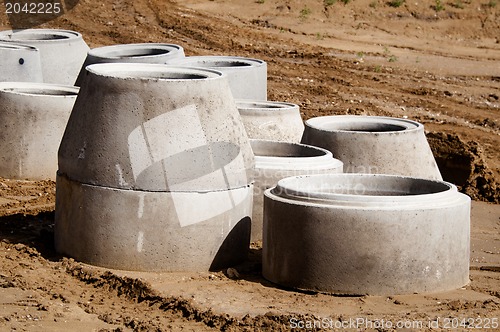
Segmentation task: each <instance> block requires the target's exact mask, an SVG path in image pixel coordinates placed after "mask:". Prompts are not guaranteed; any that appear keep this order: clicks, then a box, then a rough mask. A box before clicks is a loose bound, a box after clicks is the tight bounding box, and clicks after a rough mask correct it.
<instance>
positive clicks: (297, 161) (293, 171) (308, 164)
mask: <svg viewBox="0 0 500 332" xmlns="http://www.w3.org/2000/svg"><path fill="white" fill-rule="evenodd" d="M250 145H251V146H252V149H253V152H254V155H255V175H254V178H255V184H254V198H253V201H254V203H253V204H254V205H253V211H252V236H251V241H262V220H263V212H264V191H266V190H267V189H269V188H272V187H274V186H276V184H277V183H278V181H279V180H281V179H283V178H286V177H290V176H295V175H306V174H329V173H342V167H343V164H342V162H341V161H340V160H337V159H335V158H333V156H332V153H331V152H330V151H328V150H325V149H322V148H318V147H315V146H310V145H304V144H298V143H289V142H278V141H269V140H250Z"/></svg>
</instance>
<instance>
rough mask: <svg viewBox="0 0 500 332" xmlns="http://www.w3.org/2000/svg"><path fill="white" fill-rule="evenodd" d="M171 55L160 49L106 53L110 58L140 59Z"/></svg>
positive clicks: (168, 51) (138, 49)
mask: <svg viewBox="0 0 500 332" xmlns="http://www.w3.org/2000/svg"><path fill="white" fill-rule="evenodd" d="M167 53H170V50H166V49H160V48H148V49H147V48H135V49H127V50H116V51H110V52H106V54H105V55H106V56H108V57H110V58H138V57H143V56H155V55H163V54H167Z"/></svg>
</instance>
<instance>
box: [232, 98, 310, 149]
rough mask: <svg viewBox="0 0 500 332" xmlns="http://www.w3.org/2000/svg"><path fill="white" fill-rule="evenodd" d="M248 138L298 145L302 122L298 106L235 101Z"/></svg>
mask: <svg viewBox="0 0 500 332" xmlns="http://www.w3.org/2000/svg"><path fill="white" fill-rule="evenodd" d="M236 106H237V107H238V111H239V112H240V115H241V119H242V120H243V124H244V125H245V130H246V131H247V134H248V137H249V138H251V139H264V140H272V141H283V142H292V143H299V142H300V139H301V138H302V134H303V132H304V122H303V121H302V117H301V116H300V110H299V106H298V105H296V104H291V103H284V102H277V101H265V100H236Z"/></svg>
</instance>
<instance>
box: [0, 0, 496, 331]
mask: <svg viewBox="0 0 500 332" xmlns="http://www.w3.org/2000/svg"><path fill="white" fill-rule="evenodd" d="M69 2H71V1H66V2H65V3H66V4H67V3H69ZM73 2H74V1H73ZM400 2H402V5H401V6H399V7H398V6H397V3H398V2H397V1H382V0H379V1H377V0H352V1H320V0H302V1H298V0H297V1H295V0H290V1H284V0H257V1H255V0H250V1H248V0H233V1H230V0H214V1H208V0H203V1H202V0H186V1H177V2H175V1H167V0H136V1H132V0H115V1H105V2H100V1H95V0H81V1H79V3H78V4H77V5H76V6H75V7H74V8H72V9H71V10H68V11H67V13H65V14H64V15H62V16H61V17H59V18H57V19H55V20H52V21H50V22H47V23H44V24H43V25H41V27H53V28H64V29H71V30H75V31H79V32H81V33H82V34H83V37H84V39H85V40H86V42H87V43H88V44H89V46H90V47H97V46H103V45H111V44H118V43H134V42H168V43H175V44H179V45H181V46H183V47H184V49H185V52H186V55H239V56H245V57H254V58H259V59H262V60H265V61H266V62H267V63H268V79H269V83H268V84H269V100H277V101H287V102H293V103H296V104H298V105H300V107H301V112H302V115H303V118H304V119H308V118H310V117H315V116H320V115H330V114H367V115H386V116H395V117H407V118H408V119H414V120H417V121H419V122H421V123H423V124H424V125H425V128H426V133H427V137H428V139H429V142H430V144H431V147H432V149H433V151H434V154H435V156H436V159H437V161H438V164H439V166H440V169H441V171H442V173H443V176H444V178H445V180H448V181H450V182H453V183H455V184H457V185H458V186H459V188H460V190H461V191H463V192H464V193H467V194H468V195H470V196H471V197H472V198H473V199H474V202H473V209H472V234H471V270H470V279H471V282H470V284H469V285H467V286H466V287H464V288H463V289H459V290H455V291H451V292H446V293H436V294H413V295H405V296H390V297H377V296H353V297H341V296H333V295H328V294H316V293H304V292H296V291H293V290H288V289H282V288H280V287H277V286H276V285H273V284H271V283H269V282H267V281H266V280H264V279H263V278H262V277H261V276H260V268H261V266H260V262H259V259H260V247H259V244H255V245H253V246H252V248H251V250H250V251H249V261H248V262H247V263H245V264H243V265H241V266H237V267H235V268H236V269H237V271H238V272H239V275H240V277H239V278H235V277H234V276H232V275H231V273H229V274H228V273H227V271H220V272H207V273H172V274H148V273H132V272H124V271H111V270H107V269H103V268H97V267H91V266H88V265H85V264H81V263H79V262H75V261H73V260H72V259H70V258H67V257H60V256H58V255H57V254H56V253H55V251H54V248H53V223H54V201H55V184H54V183H53V182H51V181H39V182H32V181H14V180H9V179H2V178H0V241H1V242H0V331H98V330H102V331H131V330H136V331H169V330H174V331H177V330H179V331H180V330H183V331H186V330H188V331H191V330H192V331H203V330H214V329H216V330H226V331H233V330H234V331H236V330H248V331H254V330H287V329H290V328H293V327H299V326H301V324H302V323H304V324H312V323H313V322H316V323H317V326H319V327H326V328H330V327H357V328H359V329H368V330H379V331H384V330H392V329H393V328H395V327H397V326H396V325H397V324H400V325H405V326H406V327H411V328H413V329H414V330H425V329H432V330H439V329H445V328H446V327H454V326H453V324H457V323H463V322H465V323H468V325H462V326H460V325H459V326H458V327H459V329H466V328H467V327H468V328H472V327H474V326H475V327H483V328H487V327H490V328H489V330H494V327H495V325H494V324H493V322H494V321H495V319H497V320H496V321H497V322H498V320H500V148H499V146H500V115H499V112H500V33H499V31H500V3H498V1H495V0H477V1H476V0H473V1H467V0H461V1H460V0H449V1H429V0H411V1H400ZM0 8H2V6H1V5H0ZM66 8H69V7H66ZM4 12H5V11H4V10H3V9H2V12H1V13H0V28H1V29H8V28H10V25H9V20H8V18H7V16H6V15H5V14H4ZM230 275H231V277H230ZM463 318H465V319H468V321H467V320H466V321H462V319H463ZM356 319H358V321H357V325H356V324H354V325H353V324H352V322H353V320H354V321H355V320H356ZM349 323H351V325H349ZM389 323H390V324H389ZM498 323H499V324H500V322H498ZM342 324H343V325H342ZM488 324H489V325H488ZM305 327H308V326H307V325H306V326H305Z"/></svg>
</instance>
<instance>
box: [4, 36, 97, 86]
mask: <svg viewBox="0 0 500 332" xmlns="http://www.w3.org/2000/svg"><path fill="white" fill-rule="evenodd" d="M0 41H4V42H14V43H20V44H26V45H31V46H34V47H36V48H38V49H39V51H40V58H41V63H42V72H43V80H44V82H45V83H55V84H63V85H73V84H74V82H75V80H76V77H77V76H78V73H79V71H80V68H81V66H82V64H83V61H84V60H85V57H86V56H87V52H88V50H89V47H88V46H87V44H86V43H85V41H84V40H83V38H82V35H81V34H80V33H78V32H75V31H70V30H60V29H26V30H5V31H0Z"/></svg>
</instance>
